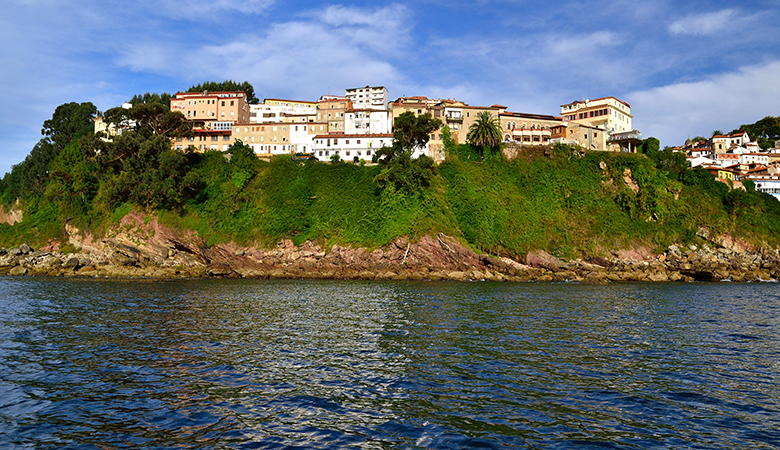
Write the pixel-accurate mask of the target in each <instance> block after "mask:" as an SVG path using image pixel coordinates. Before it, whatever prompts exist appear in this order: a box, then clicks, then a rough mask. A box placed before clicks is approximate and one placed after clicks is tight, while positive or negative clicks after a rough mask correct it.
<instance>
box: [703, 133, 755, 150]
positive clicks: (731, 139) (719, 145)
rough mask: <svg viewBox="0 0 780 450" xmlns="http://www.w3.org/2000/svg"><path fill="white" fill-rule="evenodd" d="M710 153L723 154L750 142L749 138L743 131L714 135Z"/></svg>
mask: <svg viewBox="0 0 780 450" xmlns="http://www.w3.org/2000/svg"><path fill="white" fill-rule="evenodd" d="M711 141H712V151H713V152H714V153H725V152H727V151H729V150H731V149H732V148H735V147H741V146H744V145H745V144H747V143H748V142H750V136H748V134H747V133H746V132H744V131H742V132H737V133H731V134H716V135H715V136H712V139H711Z"/></svg>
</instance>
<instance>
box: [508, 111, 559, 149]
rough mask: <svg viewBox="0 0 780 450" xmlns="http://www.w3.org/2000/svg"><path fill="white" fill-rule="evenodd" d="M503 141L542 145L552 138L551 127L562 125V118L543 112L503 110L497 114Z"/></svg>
mask: <svg viewBox="0 0 780 450" xmlns="http://www.w3.org/2000/svg"><path fill="white" fill-rule="evenodd" d="M498 117H499V121H500V124H501V132H502V133H503V135H504V142H511V143H516V144H521V145H544V144H548V143H549V142H550V139H551V138H552V128H553V127H558V126H561V125H563V119H562V118H560V117H556V116H548V115H544V114H528V113H517V112H509V111H504V112H502V113H500V114H499V115H498Z"/></svg>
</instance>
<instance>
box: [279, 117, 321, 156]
mask: <svg viewBox="0 0 780 450" xmlns="http://www.w3.org/2000/svg"><path fill="white" fill-rule="evenodd" d="M289 127H290V146H291V149H292V153H313V152H314V136H316V135H317V134H319V133H321V132H322V131H323V130H327V129H328V124H327V123H302V124H292V123H291V124H289Z"/></svg>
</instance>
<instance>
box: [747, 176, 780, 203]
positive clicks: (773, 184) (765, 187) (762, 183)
mask: <svg viewBox="0 0 780 450" xmlns="http://www.w3.org/2000/svg"><path fill="white" fill-rule="evenodd" d="M750 181H752V182H753V183H755V184H756V190H757V191H759V192H764V193H766V194H769V195H771V196H773V197H774V198H776V199H778V200H780V176H763V177H755V178H754V177H750Z"/></svg>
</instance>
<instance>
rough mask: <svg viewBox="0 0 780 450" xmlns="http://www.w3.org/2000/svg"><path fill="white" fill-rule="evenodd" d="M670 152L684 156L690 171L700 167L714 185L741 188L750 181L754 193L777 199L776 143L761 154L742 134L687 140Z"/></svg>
mask: <svg viewBox="0 0 780 450" xmlns="http://www.w3.org/2000/svg"><path fill="white" fill-rule="evenodd" d="M672 151H676V152H682V153H685V156H686V158H687V160H688V162H689V163H690V165H691V167H701V168H703V169H706V170H707V171H709V172H710V173H712V174H713V175H714V176H715V178H716V179H717V180H718V181H721V182H723V183H726V184H729V185H730V186H733V187H735V188H738V189H739V188H742V186H743V182H744V181H748V180H749V181H752V182H753V183H754V185H755V188H756V190H757V191H760V192H765V193H767V194H771V195H773V196H774V197H775V198H777V199H780V140H778V141H776V142H775V143H774V145H773V147H772V148H769V149H767V150H766V151H764V150H762V149H761V148H760V147H759V145H758V142H756V141H753V140H751V137H750V135H748V133H747V132H744V131H738V132H735V133H729V134H715V135H713V136H712V138H710V139H704V138H696V139H688V140H687V141H686V142H685V144H683V145H681V146H678V147H673V148H672Z"/></svg>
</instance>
